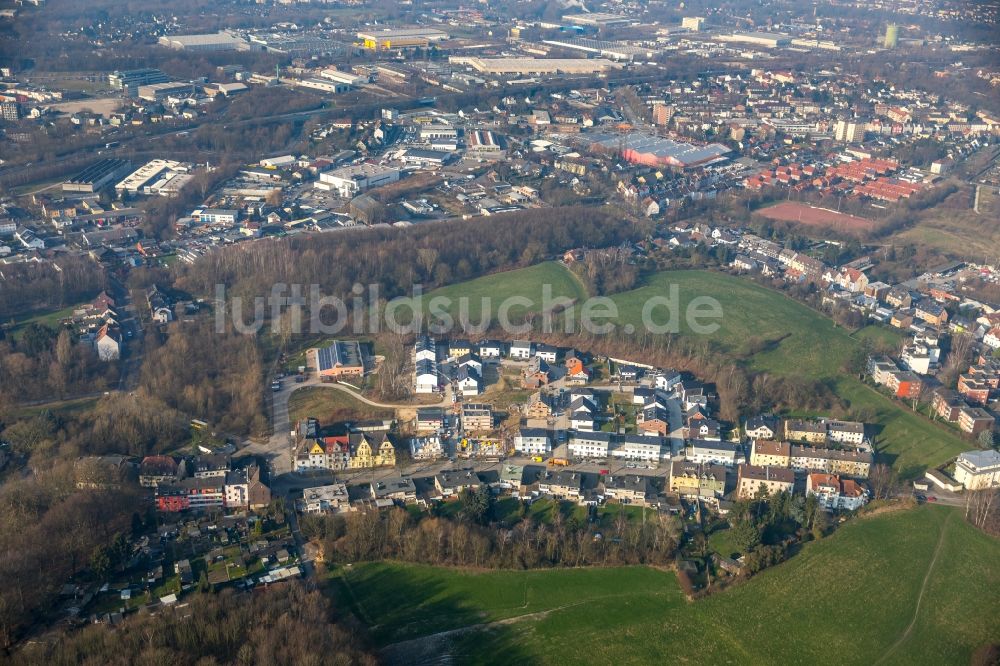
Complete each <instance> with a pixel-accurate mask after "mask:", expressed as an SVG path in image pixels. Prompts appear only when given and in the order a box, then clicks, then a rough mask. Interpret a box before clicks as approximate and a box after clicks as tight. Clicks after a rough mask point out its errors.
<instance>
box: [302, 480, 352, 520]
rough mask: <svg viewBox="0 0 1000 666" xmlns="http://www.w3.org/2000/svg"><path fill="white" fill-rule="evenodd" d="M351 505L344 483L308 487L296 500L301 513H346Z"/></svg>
mask: <svg viewBox="0 0 1000 666" xmlns="http://www.w3.org/2000/svg"><path fill="white" fill-rule="evenodd" d="M350 507H351V501H350V498H349V497H348V494H347V485H346V484H343V483H331V484H329V485H325V486H314V487H312V488H306V489H304V490H303V491H302V498H301V499H298V500H296V501H295V509H296V510H297V511H299V512H300V513H344V512H346V511H350Z"/></svg>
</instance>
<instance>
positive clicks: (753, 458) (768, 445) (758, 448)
mask: <svg viewBox="0 0 1000 666" xmlns="http://www.w3.org/2000/svg"><path fill="white" fill-rule="evenodd" d="M791 454H792V445H791V444H789V443H788V442H773V441H770V440H759V439H758V440H754V441H753V442H752V443H751V445H750V464H751V465H756V466H758V467H788V466H789V464H790V462H791Z"/></svg>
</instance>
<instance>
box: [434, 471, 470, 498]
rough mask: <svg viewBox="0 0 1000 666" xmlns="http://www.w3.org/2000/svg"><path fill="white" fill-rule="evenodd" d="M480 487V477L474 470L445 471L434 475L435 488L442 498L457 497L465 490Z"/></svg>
mask: <svg viewBox="0 0 1000 666" xmlns="http://www.w3.org/2000/svg"><path fill="white" fill-rule="evenodd" d="M478 487H479V477H478V476H476V472H475V471H474V470H473V469H472V468H467V469H443V470H441V471H440V472H438V473H437V474H435V475H434V488H435V490H437V491H438V493H440V494H441V496H442V497H455V496H457V495H458V494H459V493H461V492H462V491H463V490H475V489H476V488H478Z"/></svg>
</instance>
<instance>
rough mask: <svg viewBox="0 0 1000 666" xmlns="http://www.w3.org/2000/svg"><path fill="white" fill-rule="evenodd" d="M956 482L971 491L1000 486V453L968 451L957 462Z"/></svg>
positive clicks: (987, 450)
mask: <svg viewBox="0 0 1000 666" xmlns="http://www.w3.org/2000/svg"><path fill="white" fill-rule="evenodd" d="M955 480H956V481H958V482H959V483H961V484H962V485H964V486H965V487H966V488H968V489H969V490H979V489H981V488H996V487H998V486H1000V451H996V450H994V449H986V450H984V451H979V450H976V451H966V452H964V453H961V454H959V456H958V459H957V460H956V461H955Z"/></svg>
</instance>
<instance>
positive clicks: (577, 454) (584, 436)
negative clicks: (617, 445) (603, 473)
mask: <svg viewBox="0 0 1000 666" xmlns="http://www.w3.org/2000/svg"><path fill="white" fill-rule="evenodd" d="M610 449H611V433H609V432H588V431H576V432H573V433H572V434H571V435H570V439H569V453H570V455H571V456H573V457H574V458H607V457H608V453H609V451H610Z"/></svg>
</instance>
